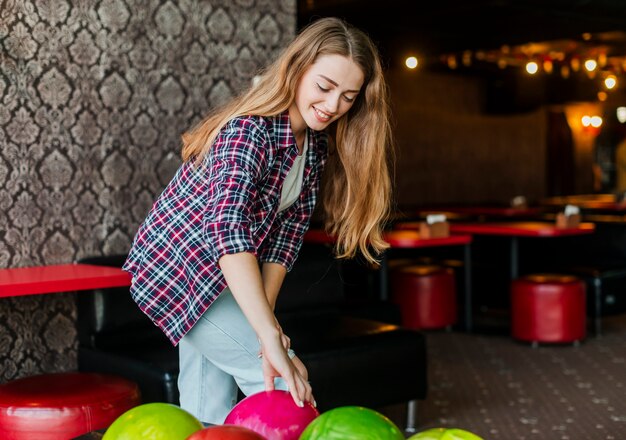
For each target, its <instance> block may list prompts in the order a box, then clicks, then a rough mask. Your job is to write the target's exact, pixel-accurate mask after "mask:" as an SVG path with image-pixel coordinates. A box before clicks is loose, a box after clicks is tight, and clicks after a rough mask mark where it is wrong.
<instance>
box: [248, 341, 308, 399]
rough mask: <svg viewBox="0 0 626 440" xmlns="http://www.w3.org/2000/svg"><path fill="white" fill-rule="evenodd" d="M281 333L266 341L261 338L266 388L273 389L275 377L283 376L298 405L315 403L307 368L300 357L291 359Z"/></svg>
mask: <svg viewBox="0 0 626 440" xmlns="http://www.w3.org/2000/svg"><path fill="white" fill-rule="evenodd" d="M281 335H282V332H281V333H280V334H279V335H278V337H272V338H269V340H265V341H264V340H263V339H261V354H262V360H263V377H264V379H265V389H266V390H267V391H271V390H273V389H274V379H275V378H276V377H282V378H283V379H284V380H285V382H286V383H287V387H288V389H289V392H290V393H291V396H292V397H293V400H294V402H295V403H296V405H298V406H302V405H303V404H304V402H311V403H314V402H315V400H314V398H313V391H312V389H311V385H310V384H309V382H308V377H307V376H308V374H307V372H306V368H304V364H302V362H301V361H300V360H299V359H298V358H294V360H295V361H294V360H292V359H289V356H288V354H287V350H286V349H285V347H284V346H283V339H282V337H281ZM296 359H297V360H296Z"/></svg>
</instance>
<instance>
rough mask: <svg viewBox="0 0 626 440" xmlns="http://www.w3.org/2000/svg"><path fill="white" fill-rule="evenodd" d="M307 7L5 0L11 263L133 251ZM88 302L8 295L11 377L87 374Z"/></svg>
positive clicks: (271, 0)
mask: <svg viewBox="0 0 626 440" xmlns="http://www.w3.org/2000/svg"><path fill="white" fill-rule="evenodd" d="M295 3H296V2H295V0H206V1H202V0H195V1H193V0H177V1H161V0H144V1H142V0H101V1H95V0H92V1H90V0H31V1H29V0H0V267H20V266H29V265H38V264H55V263H66V262H72V261H75V260H77V259H79V258H82V257H85V256H88V255H100V254H111V253H119V252H126V251H127V250H128V247H129V244H130V241H131V240H132V237H133V235H134V233H135V231H136V229H137V227H138V225H139V223H140V222H141V221H142V220H143V218H144V217H145V215H146V213H147V211H148V209H149V208H150V206H151V204H152V202H153V200H154V198H155V196H156V195H157V194H158V193H159V192H160V190H161V189H162V188H163V187H164V186H165V185H166V184H167V182H168V181H169V179H170V178H171V176H172V175H173V174H174V172H175V170H176V168H177V167H178V166H179V164H180V159H179V150H180V134H181V133H182V132H183V131H184V130H185V129H187V128H188V127H189V126H190V125H191V124H192V123H193V122H195V121H197V120H198V119H199V118H200V117H201V116H202V115H204V114H205V113H206V112H207V110H208V109H209V108H211V107H213V106H215V105H217V104H220V103H222V102H223V101H224V100H226V99H228V98H229V97H230V96H232V95H233V94H234V93H236V92H237V91H239V90H241V89H242V88H243V87H245V86H246V85H247V84H249V83H250V81H251V78H252V77H253V76H254V74H255V72H256V71H257V70H258V69H259V68H261V67H263V66H265V65H266V64H267V63H268V62H269V61H270V60H272V59H273V58H274V57H275V56H276V55H277V53H278V52H279V51H280V49H281V48H282V47H283V46H284V45H285V44H286V43H287V42H288V41H290V40H291V39H292V37H293V35H294V33H295V28H296V4H295ZM73 295H74V294H72V293H64V294H59V295H48V296H41V297H19V298H6V299H2V300H0V382H3V381H6V380H10V379H13V378H16V377H22V376H25V375H29V374H33V373H37V372H41V371H63V370H68V369H73V368H75V367H76V330H75V328H74V321H75V314H76V309H75V306H74V296H73Z"/></svg>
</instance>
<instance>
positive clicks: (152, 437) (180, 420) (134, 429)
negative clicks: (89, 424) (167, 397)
mask: <svg viewBox="0 0 626 440" xmlns="http://www.w3.org/2000/svg"><path fill="white" fill-rule="evenodd" d="M201 429H202V423H200V421H199V420H198V419H196V418H195V417H194V416H192V415H191V414H189V413H188V412H187V411H185V410H184V409H182V408H180V407H179V406H176V405H171V404H169V403H160V402H156V403H146V404H144V405H139V406H136V407H134V408H131V409H129V410H128V411H126V412H125V413H124V414H122V415H121V416H119V417H118V418H117V419H115V421H114V422H113V423H112V424H111V426H110V427H109V429H107V430H106V432H105V433H104V436H103V437H102V440H185V439H186V438H187V437H189V436H190V435H191V434H193V433H194V432H196V431H199V430H201Z"/></svg>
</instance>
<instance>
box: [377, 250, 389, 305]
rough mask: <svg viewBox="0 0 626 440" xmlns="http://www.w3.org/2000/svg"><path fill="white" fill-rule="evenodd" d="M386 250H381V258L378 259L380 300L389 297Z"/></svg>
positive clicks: (385, 299)
mask: <svg viewBox="0 0 626 440" xmlns="http://www.w3.org/2000/svg"><path fill="white" fill-rule="evenodd" d="M388 252H389V251H385V252H383V256H382V259H381V261H380V276H379V282H380V285H379V294H380V300H381V301H387V300H388V299H389V257H388Z"/></svg>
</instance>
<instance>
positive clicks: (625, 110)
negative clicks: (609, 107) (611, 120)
mask: <svg viewBox="0 0 626 440" xmlns="http://www.w3.org/2000/svg"><path fill="white" fill-rule="evenodd" d="M615 113H616V116H617V120H618V121H620V123H622V124H623V123H624V122H626V107H617V110H615Z"/></svg>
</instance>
